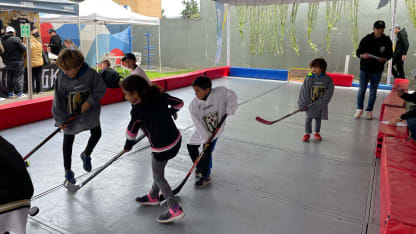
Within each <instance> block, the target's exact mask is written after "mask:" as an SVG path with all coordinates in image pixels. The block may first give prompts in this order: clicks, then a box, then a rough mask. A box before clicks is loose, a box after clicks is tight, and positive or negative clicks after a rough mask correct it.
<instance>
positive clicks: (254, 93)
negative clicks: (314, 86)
mask: <svg viewBox="0 0 416 234" xmlns="http://www.w3.org/2000/svg"><path fill="white" fill-rule="evenodd" d="M213 86H214V87H216V86H226V87H227V88H229V89H232V90H234V91H235V92H236V93H237V95H238V103H239V105H240V106H239V108H238V110H237V112H236V115H235V116H232V117H231V118H228V120H227V123H226V129H225V131H224V133H223V135H222V136H221V137H220V139H219V141H218V143H217V146H216V149H215V151H214V160H213V174H212V180H213V182H212V184H211V185H209V186H208V187H206V188H205V189H195V188H194V186H193V183H194V178H193V176H192V177H191V178H190V179H189V180H188V182H187V184H186V185H185V186H184V188H183V189H182V191H181V192H180V193H179V196H178V199H179V202H180V204H181V205H182V207H183V209H184V212H185V218H184V219H183V220H181V221H178V222H176V223H174V224H168V225H161V224H159V223H158V222H156V218H157V217H158V216H159V215H160V214H162V213H164V212H165V211H166V204H162V206H160V207H141V206H140V205H138V204H136V203H135V201H134V199H135V197H136V196H141V195H143V194H145V193H146V192H147V191H148V190H149V189H150V187H151V184H152V172H151V167H150V163H151V156H150V155H151V151H150V149H145V150H143V151H141V152H138V153H135V154H126V155H124V156H122V157H121V158H120V159H119V160H118V161H116V162H115V163H114V164H113V165H111V166H110V167H108V168H107V169H106V170H105V171H103V172H102V173H101V174H100V175H98V176H97V177H96V178H94V179H93V180H92V181H91V182H90V183H88V184H87V185H86V186H85V187H83V188H81V189H80V190H79V191H78V192H77V193H75V194H70V193H68V192H67V191H66V189H65V188H63V187H62V186H61V184H62V182H63V179H64V168H63V159H62V152H61V148H62V134H58V135H57V136H55V137H54V138H52V139H51V140H50V141H49V142H48V143H47V144H45V146H43V147H42V148H41V149H40V150H39V151H38V152H36V153H35V154H34V155H33V156H32V157H31V158H30V162H31V167H29V169H28V170H29V172H30V174H31V177H32V180H33V184H34V187H35V196H34V200H33V201H32V205H34V206H38V207H39V208H40V212H39V214H38V215H37V216H35V217H30V218H29V219H28V225H27V232H28V233H29V234H31V233H35V234H37V233H178V234H179V233H198V234H199V233H201V234H203V233H207V234H212V233H218V234H222V233H239V234H241V233H244V234H245V233H247V234H248V233H273V234H274V233H279V234H280V233H282V234H291V233H294V234H295V233H296V234H301V233H311V234H314V233H317V234H318V233H319V234H326V233H328V234H334V233H336V234H342V233H345V234H351V233H353V234H354V233H374V234H375V233H378V226H379V191H378V190H379V178H378V177H379V173H378V167H379V165H378V161H377V160H376V159H375V158H374V149H375V142H376V135H377V129H378V115H379V112H380V106H381V102H382V100H383V98H384V97H385V96H386V95H387V92H382V91H381V92H379V93H378V98H377V101H376V105H375V110H374V114H375V117H376V119H375V120H372V121H369V120H365V119H361V120H356V119H354V118H353V117H352V115H353V114H354V112H355V105H356V104H355V103H356V95H357V89H352V88H340V87H337V88H336V90H335V94H334V97H333V99H332V101H331V103H330V105H329V120H328V121H323V122H322V129H321V134H322V137H323V141H322V142H316V141H314V140H311V142H309V143H303V142H302V141H301V138H302V136H303V134H304V120H305V114H304V113H299V114H296V115H294V116H292V117H290V118H288V119H285V120H283V121H281V122H279V123H276V124H274V125H272V126H266V125H262V124H260V123H258V122H256V121H255V117H256V116H258V115H259V116H262V117H263V118H265V119H270V120H273V119H277V118H279V117H280V116H283V115H285V114H288V113H290V112H292V111H294V110H296V108H297V97H298V94H299V89H300V84H294V83H287V82H277V81H265V80H252V79H242V78H235V77H227V78H224V79H217V80H214V82H213ZM169 93H170V94H171V95H174V96H177V97H179V98H181V99H183V100H184V102H185V106H184V108H183V109H182V110H181V111H180V112H179V113H178V114H179V117H178V120H177V121H176V124H177V127H178V128H179V129H180V130H181V132H182V136H183V141H182V147H181V150H180V153H179V154H178V156H176V157H175V158H174V159H172V160H170V161H169V163H168V166H167V169H166V178H167V179H168V181H169V183H170V184H171V186H172V187H173V188H175V187H176V186H177V185H178V184H179V183H180V182H181V181H182V179H183V178H184V177H185V175H186V173H187V171H188V170H189V169H190V167H191V165H192V163H191V160H190V157H189V155H188V153H187V149H186V142H187V141H188V139H189V138H190V136H191V134H192V131H193V130H194V126H193V123H192V120H191V117H190V114H189V110H188V106H189V104H190V102H191V100H192V98H193V97H194V93H193V90H192V88H191V87H187V88H182V89H178V90H173V91H169ZM367 95H368V91H367ZM367 98H368V96H367ZM367 98H366V101H367V100H368V99H367ZM129 113H130V104H129V103H127V102H122V103H116V104H112V105H107V106H103V108H102V113H101V127H102V131H103V135H102V137H101V139H100V141H99V143H98V145H97V147H96V148H95V150H94V152H93V154H92V157H93V161H92V163H93V168H97V167H99V166H101V165H103V164H104V163H105V162H106V161H108V160H109V159H111V158H112V157H113V156H114V155H115V154H117V153H118V152H119V151H120V150H122V147H123V145H124V141H125V129H126V126H127V124H128V122H129V118H130V114H129ZM53 130H54V122H53V120H51V119H50V120H45V121H40V122H36V123H33V124H28V125H24V126H20V127H16V128H12V129H8V130H4V131H1V132H0V134H1V135H2V136H3V137H5V138H6V139H7V140H9V141H10V142H11V143H12V144H14V145H15V147H16V148H17V150H18V151H19V152H20V153H21V154H22V155H25V154H26V153H27V152H29V151H30V150H31V149H32V148H34V147H35V146H36V145H37V144H38V143H39V142H40V141H41V139H43V138H44V137H46V136H47V135H48V134H50V133H51V132H52V131H53ZM88 137H89V132H84V133H81V134H79V135H77V136H76V138H75V143H74V148H73V157H72V168H73V171H74V172H75V176H76V177H78V178H77V182H78V183H80V182H81V181H82V180H84V179H85V178H86V177H87V176H88V175H89V174H87V173H86V172H84V171H83V169H82V161H81V159H80V158H79V155H80V153H81V152H82V151H83V149H84V147H85V145H86V141H87V139H88ZM147 144H148V141H147V139H145V140H143V141H142V142H140V143H139V144H137V145H136V146H135V147H134V148H133V150H132V151H134V150H137V149H140V148H142V147H145V146H146V145H147Z"/></svg>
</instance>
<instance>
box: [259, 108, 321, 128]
mask: <svg viewBox="0 0 416 234" xmlns="http://www.w3.org/2000/svg"><path fill="white" fill-rule="evenodd" d="M313 104H314V103H311V104H309V105H307V107H308V108H309V107H310V106H312V105H313ZM300 111H303V110H302V109H297V110H295V111H293V112H292V113H290V114H287V115H285V116H283V117H281V118H279V119H277V120H273V121H269V120H265V119H263V118H262V117H260V116H257V117H256V120H257V121H258V122H260V123H262V124H266V125H272V124H275V123H277V122H279V121H281V120H284V119H286V118H288V117H290V116H292V115H294V114H296V113H298V112H300Z"/></svg>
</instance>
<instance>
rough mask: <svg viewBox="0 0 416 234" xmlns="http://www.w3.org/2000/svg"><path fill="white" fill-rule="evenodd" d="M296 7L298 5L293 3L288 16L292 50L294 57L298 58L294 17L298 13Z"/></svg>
mask: <svg viewBox="0 0 416 234" xmlns="http://www.w3.org/2000/svg"><path fill="white" fill-rule="evenodd" d="M298 7H299V5H298V4H296V3H294V4H293V5H292V13H291V14H290V35H291V38H292V40H291V42H292V43H291V44H292V48H293V49H294V50H295V52H296V55H297V56H299V46H298V42H297V41H296V30H295V29H296V27H295V24H296V15H297V13H298Z"/></svg>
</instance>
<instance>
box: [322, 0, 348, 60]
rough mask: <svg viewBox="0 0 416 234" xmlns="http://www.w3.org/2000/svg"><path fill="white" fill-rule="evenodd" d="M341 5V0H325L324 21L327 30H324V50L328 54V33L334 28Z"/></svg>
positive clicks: (339, 14)
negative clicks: (327, 0)
mask: <svg viewBox="0 0 416 234" xmlns="http://www.w3.org/2000/svg"><path fill="white" fill-rule="evenodd" d="M343 5H344V1H343V0H333V1H332V2H326V22H327V25H328V30H327V32H326V51H327V52H328V54H329V47H330V33H331V31H332V30H336V28H335V26H336V25H337V23H338V20H339V19H340V17H341V12H342V7H343Z"/></svg>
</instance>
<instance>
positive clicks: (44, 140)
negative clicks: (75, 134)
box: [23, 116, 76, 167]
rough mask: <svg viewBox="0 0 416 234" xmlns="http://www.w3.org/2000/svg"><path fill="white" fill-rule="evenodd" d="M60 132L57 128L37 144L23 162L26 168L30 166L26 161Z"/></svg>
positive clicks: (69, 120) (73, 117)
mask: <svg viewBox="0 0 416 234" xmlns="http://www.w3.org/2000/svg"><path fill="white" fill-rule="evenodd" d="M75 118H76V116H72V117H70V118H69V119H68V120H67V121H65V123H64V124H67V123H69V122H71V121H72V120H73V119H75ZM60 131H61V128H59V127H57V128H56V129H55V131H53V132H52V133H51V134H49V136H47V137H46V138H45V139H43V141H42V142H41V143H39V145H37V146H36V147H35V148H34V149H33V150H32V151H30V152H29V153H28V154H27V155H26V156H25V157H24V158H23V160H24V161H25V164H26V167H29V166H30V163H29V161H26V160H27V159H28V158H29V157H30V156H32V154H33V153H35V152H36V151H37V150H38V149H39V148H40V147H42V146H43V145H44V144H45V143H46V142H48V141H49V140H50V139H51V138H52V137H53V136H55V135H56V134H57V133H58V132H60Z"/></svg>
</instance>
